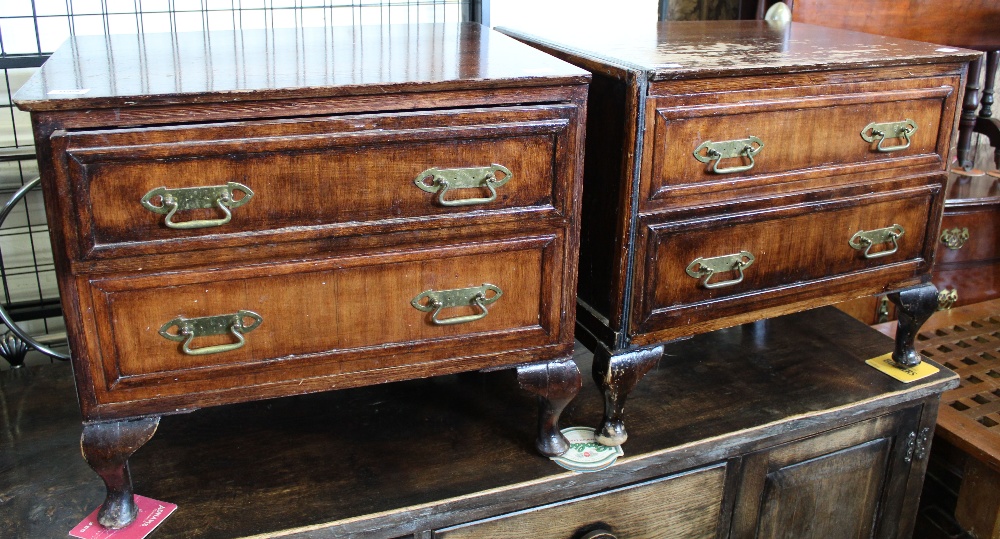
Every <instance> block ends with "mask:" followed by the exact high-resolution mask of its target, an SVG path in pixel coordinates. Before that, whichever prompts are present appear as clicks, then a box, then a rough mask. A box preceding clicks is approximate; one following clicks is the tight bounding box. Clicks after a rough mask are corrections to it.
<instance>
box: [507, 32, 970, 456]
mask: <svg viewBox="0 0 1000 539" xmlns="http://www.w3.org/2000/svg"><path fill="white" fill-rule="evenodd" d="M528 24H529V23H527V22H526V23H525V25H528ZM500 30H501V31H502V32H505V33H508V34H509V35H512V36H514V37H516V38H518V39H521V40H523V41H525V42H527V43H530V44H532V45H534V46H536V47H539V48H540V49H541V50H544V51H546V52H549V53H551V54H554V55H555V56H557V57H559V58H562V59H565V60H567V61H569V62H571V63H573V64H575V65H579V66H581V67H583V68H585V69H588V70H590V71H591V72H592V73H593V74H594V79H593V82H592V84H591V90H590V96H589V101H588V108H589V116H588V126H587V154H586V157H585V171H584V184H585V187H584V201H583V225H582V231H581V234H582V236H581V237H582V243H581V250H580V286H579V291H578V304H577V321H578V325H579V326H580V328H581V329H582V330H583V331H582V332H580V333H578V338H579V339H581V340H585V341H586V342H587V344H588V345H593V346H595V347H597V352H596V353H597V359H596V360H595V368H594V371H593V374H594V378H595V380H597V381H598V383H599V384H600V385H601V386H602V387H603V388H604V390H605V394H606V397H607V404H606V412H605V413H606V417H605V419H604V421H603V422H602V424H601V429H600V430H601V437H600V438H599V439H600V440H601V441H602V442H605V443H608V444H611V445H613V444H617V443H621V442H623V441H624V440H625V439H626V436H627V434H626V431H625V427H624V423H623V419H622V414H623V406H624V401H625V398H626V396H627V395H628V393H629V392H630V391H631V390H632V388H633V387H634V386H635V384H636V383H637V382H638V381H639V379H640V378H641V377H642V376H643V373H644V372H646V371H647V370H648V369H649V368H651V366H652V365H654V364H655V363H656V361H657V360H658V359H659V357H660V355H661V354H662V347H661V346H660V343H663V342H665V341H669V340H672V339H678V338H682V337H687V336H690V335H692V334H697V333H701V332H705V331H710V330H713V329H717V328H721V327H726V326H732V325H735V324H740V323H744V322H748V321H751V320H757V319H761V318H766V317H770V316H776V315H779V314H784V313H788V312H794V311H800V310H803V309H807V308H811V307H815V306H818V305H823V304H829V303H835V302H838V301H844V300H847V299H852V298H856V297H860V296H864V295H869V294H875V293H882V292H893V293H894V295H893V297H894V298H895V299H896V303H897V305H899V306H900V309H901V310H902V311H903V312H904V315H903V316H902V317H901V324H902V329H901V331H900V332H899V336H898V338H897V350H896V351H895V352H894V355H893V358H894V359H895V360H896V362H897V363H899V364H903V365H914V364H916V363H918V362H919V361H920V359H919V355H918V354H916V352H915V351H914V349H913V338H914V335H915V332H916V329H917V327H919V325H920V324H921V323H922V322H923V320H924V319H926V317H927V316H929V315H930V314H931V313H932V312H933V309H934V307H935V306H936V290H935V289H934V287H933V286H931V285H929V284H927V283H928V281H929V278H930V267H931V264H932V263H933V260H934V253H935V249H936V242H937V238H938V227H939V224H940V215H941V211H942V206H943V202H944V189H945V183H946V175H945V170H946V166H947V162H948V154H949V150H950V147H951V138H952V131H953V130H954V128H955V124H956V120H957V114H956V112H957V110H958V103H959V99H958V98H959V96H960V95H961V90H962V87H963V81H964V77H965V74H966V72H967V69H968V62H969V61H970V60H973V59H974V58H976V57H977V54H975V53H973V52H971V51H962V50H957V49H950V48H940V47H938V46H936V45H930V44H924V43H916V42H911V41H904V40H898V39H892V38H885V37H880V36H874V35H869V34H861V33H857V32H849V31H843V30H836V29H830V28H824V27H819V26H813V25H808V24H800V23H777V22H764V21H724V22H721V21H720V22H716V21H712V22H661V23H658V24H657V23H653V22H650V23H648V24H641V23H640V24H635V25H630V26H629V27H627V28H626V27H619V26H611V25H609V24H605V23H599V22H595V23H594V24H593V26H592V27H574V28H571V29H564V30H563V31H560V30H559V29H554V28H537V27H536V28H531V27H530V26H525V28H523V29H506V28H502V29H500ZM669 398H675V396H674V395H670V396H669Z"/></svg>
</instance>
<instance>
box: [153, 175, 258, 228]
mask: <svg viewBox="0 0 1000 539" xmlns="http://www.w3.org/2000/svg"><path fill="white" fill-rule="evenodd" d="M236 193H242V194H243V196H242V197H240V198H239V199H238V200H237V199H236V196H235V194H236ZM251 198H253V191H251V190H250V188H249V187H247V186H245V185H243V184H242V183H237V182H229V183H227V184H226V185H210V186H207V187H178V188H174V189H168V188H166V187H157V188H156V189H153V190H151V191H150V192H148V193H146V194H145V195H143V196H142V200H141V201H140V202H142V207H144V208H146V209H147V210H149V211H151V212H153V213H159V214H166V216H167V217H166V218H165V219H164V221H165V222H166V225H167V226H168V227H170V228H174V229H179V230H188V229H192V228H208V227H213V226H222V225H224V224H226V223H228V222H229V221H230V220H232V218H233V214H232V212H231V211H230V210H231V209H233V208H239V207H240V206H242V205H244V204H246V203H247V202H250V199H251ZM154 200H157V201H159V202H160V204H159V205H156V204H153V201H154ZM209 208H218V209H219V210H221V211H222V213H223V215H224V217H222V218H220V219H198V220H194V221H181V222H176V221H174V220H173V218H174V214H176V213H177V212H178V211H187V210H204V209H209Z"/></svg>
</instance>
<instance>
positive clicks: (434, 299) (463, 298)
mask: <svg viewBox="0 0 1000 539" xmlns="http://www.w3.org/2000/svg"><path fill="white" fill-rule="evenodd" d="M502 295H503V290H500V287H499V286H497V285H494V284H489V283H483V285H482V286H473V287H470V288H457V289H454V290H425V291H423V292H421V293H419V294H417V297H415V298H413V299H412V300H411V301H410V305H413V308H414V309H417V310H419V311H424V312H428V313H433V314H431V322H433V323H434V324H435V325H438V326H451V325H454V324H465V323H466V322H474V321H476V320H479V319H480V318H484V317H485V316H486V315H488V314H490V313H489V311H487V310H486V306H487V305H490V304H492V303H494V302H495V301H496V300H498V299H500V296H502ZM469 306H472V307H476V308H477V309H478V310H479V312H478V313H476V314H470V315H466V316H454V317H451V318H438V315H439V314H441V311H443V310H444V309H448V308H455V307H469Z"/></svg>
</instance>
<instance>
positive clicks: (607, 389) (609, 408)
mask: <svg viewBox="0 0 1000 539" xmlns="http://www.w3.org/2000/svg"><path fill="white" fill-rule="evenodd" d="M661 357H663V346H657V347H654V348H647V349H643V350H633V351H630V352H624V353H620V354H611V352H609V351H608V350H607V349H606V348H604V347H603V346H600V347H598V349H597V352H596V353H595V354H594V369H593V371H592V372H593V375H594V381H595V382H597V387H599V388H600V389H601V393H603V394H604V419H602V420H601V426H600V427H598V429H597V441H598V442H600V443H602V444H604V445H609V446H615V445H620V444H622V443H624V442H625V440H627V439H628V433H627V432H626V431H625V420H624V414H625V399H626V398H628V394H629V393H631V392H632V390H633V389H635V386H636V384H638V383H639V380H641V379H642V377H643V376H645V374H646V373H647V372H649V369H652V368H653V365H656V363H657V362H658V361H660V358H661Z"/></svg>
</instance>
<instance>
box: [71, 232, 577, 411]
mask: <svg viewBox="0 0 1000 539" xmlns="http://www.w3.org/2000/svg"><path fill="white" fill-rule="evenodd" d="M565 248H566V245H565V239H564V237H563V235H562V234H550V235H541V236H530V237H524V238H511V239H505V240H502V241H497V242H484V243H478V244H475V245H461V244H459V245H448V246H438V247H436V248H433V249H428V248H413V249H410V250H404V251H399V252H383V253H377V254H359V255H357V256H352V257H340V258H331V259H325V260H310V261H303V262H294V263H286V264H278V265H269V266H263V267H255V266H249V267H235V268H229V269H225V270H219V271H210V272H201V271H192V272H185V273H160V274H149V275H139V276H133V277H120V276H114V277H107V278H101V277H90V278H88V277H80V278H79V280H80V281H81V282H82V292H81V296H82V297H81V301H84V302H85V303H84V305H82V306H81V307H80V309H81V311H82V312H84V313H90V314H88V315H87V316H86V318H85V323H86V324H88V328H90V329H89V330H90V331H93V332H94V334H95V336H96V337H95V338H94V339H90V343H89V344H90V346H91V348H90V349H89V350H88V352H87V353H88V354H89V357H90V358H91V364H92V367H91V368H92V369H93V373H92V375H93V376H94V377H95V380H97V382H95V384H96V385H97V387H98V389H99V391H101V389H100V388H101V387H102V386H103V387H104V388H105V389H104V390H103V391H110V393H105V394H103V395H99V400H101V401H102V402H105V403H108V402H124V401H134V400H138V399H143V398H153V397H161V396H169V395H175V396H176V395H185V394H195V393H197V392H198V391H202V390H207V389H209V388H212V389H215V388H218V387H219V386H220V385H223V384H221V383H220V382H219V380H223V379H226V378H231V379H233V378H234V379H238V380H239V385H248V386H256V385H266V384H268V383H278V382H283V381H288V380H295V379H300V378H312V377H320V376H339V377H340V379H339V380H338V381H337V382H336V383H334V382H331V384H334V385H337V386H344V385H352V384H351V382H350V381H349V380H350V379H351V378H350V377H351V376H355V377H364V376H371V375H370V374H369V375H366V374H365V372H366V371H377V372H378V374H377V375H375V377H376V378H377V379H378V381H388V380H394V379H400V378H412V377H414V376H426V375H427V373H428V372H430V371H429V370H428V369H431V368H433V369H436V371H435V372H444V371H448V370H449V369H448V368H447V366H446V365H445V363H444V362H445V361H456V362H459V363H460V362H461V360H462V359H463V358H471V357H476V358H480V359H477V361H480V362H481V361H488V365H489V366H499V365H505V364H512V363H517V362H524V361H530V359H526V358H525V355H526V353H525V351H528V350H531V349H532V348H538V347H545V346H555V345H560V346H561V345H566V346H569V344H570V343H571V342H572V329H571V327H572V326H570V327H568V328H564V325H563V315H562V313H563V312H565V311H566V307H565V305H567V303H568V302H569V301H570V296H571V293H569V294H567V293H566V292H565V290H564V289H565V288H566V287H565V286H564V280H565V279H566V278H567V273H568V271H567V269H566V267H565V265H564V260H565V253H564V249H565ZM483 358H487V359H483ZM407 368H411V371H412V372H408V373H406V372H403V374H400V372H402V371H405V370H406V369H407ZM421 369H422V370H421ZM459 370H461V369H459ZM465 370H468V369H465ZM367 383H373V382H372V381H370V380H369V381H368V382H367ZM353 385H357V383H354V384H353ZM195 398H196V397H195Z"/></svg>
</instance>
